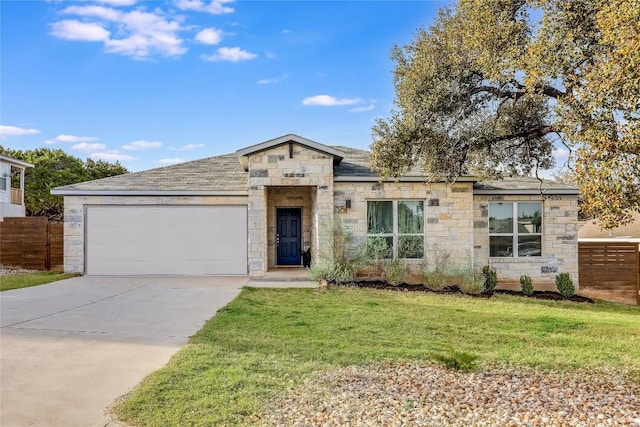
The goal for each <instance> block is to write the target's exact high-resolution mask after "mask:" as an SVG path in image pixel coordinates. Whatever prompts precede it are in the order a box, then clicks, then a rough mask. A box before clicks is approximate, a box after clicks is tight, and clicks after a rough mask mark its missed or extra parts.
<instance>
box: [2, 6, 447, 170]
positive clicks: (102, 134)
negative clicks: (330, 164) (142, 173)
mask: <svg viewBox="0 0 640 427" xmlns="http://www.w3.org/2000/svg"><path fill="white" fill-rule="evenodd" d="M446 4H447V2H437V1H408V2H403V1H333V2H330V1H317V2H316V1H241V0H240V1H235V2H234V1H211V0H176V1H143V0H137V1H136V0H95V1H94V0H87V1H44V0H42V1H21V0H15V1H6V0H3V1H1V2H0V8H1V9H0V13H1V22H0V24H1V26H0V28H1V34H0V35H1V43H2V45H1V47H2V50H1V62H0V64H1V65H0V67H1V69H0V71H1V77H0V78H1V81H0V83H1V94H0V96H1V99H0V101H1V104H0V107H1V110H0V125H2V126H3V127H2V141H0V144H2V145H4V146H6V147H10V148H16V149H32V148H36V147H53V148H61V149H63V150H65V151H66V152H68V153H70V154H73V155H75V156H77V157H80V158H82V159H85V158H87V157H91V158H94V159H104V160H108V161H115V160H119V161H120V162H121V163H122V164H123V165H125V166H126V167H127V168H129V169H130V170H132V171H137V170H144V169H149V168H154V167H158V166H162V165H166V164H171V163H176V162H181V161H187V160H193V159H198V158H203V157H208V156H213V155H218V154H223V153H229V152H234V151H236V150H237V149H240V148H243V147H246V146H249V145H253V144H257V143H260V142H263V141H265V140H268V139H272V138H275V137H278V136H281V135H284V134H287V133H295V134H298V135H301V136H303V137H306V138H309V139H312V140H315V141H318V142H321V143H324V144H328V145H347V146H352V147H358V148H363V149H366V148H368V146H369V145H370V144H371V127H372V125H373V121H374V119H375V118H376V117H387V116H388V115H389V113H390V111H391V109H392V103H393V99H394V90H393V79H392V74H391V71H392V69H393V65H394V64H393V62H392V61H391V59H390V56H389V55H390V51H391V48H392V46H393V45H394V43H398V44H405V43H407V42H409V41H410V40H411V39H412V37H413V35H414V34H415V32H416V30H417V29H418V28H420V27H422V26H428V25H429V24H430V23H431V22H432V20H433V18H434V16H435V15H436V13H437V10H438V9H439V8H440V7H443V6H445V5H446Z"/></svg>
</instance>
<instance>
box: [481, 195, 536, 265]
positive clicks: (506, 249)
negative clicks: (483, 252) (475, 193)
mask: <svg viewBox="0 0 640 427" xmlns="http://www.w3.org/2000/svg"><path fill="white" fill-rule="evenodd" d="M514 218H515V221H514ZM489 256H492V257H530V256H531V257H538V256H542V203H541V202H504V203H489Z"/></svg>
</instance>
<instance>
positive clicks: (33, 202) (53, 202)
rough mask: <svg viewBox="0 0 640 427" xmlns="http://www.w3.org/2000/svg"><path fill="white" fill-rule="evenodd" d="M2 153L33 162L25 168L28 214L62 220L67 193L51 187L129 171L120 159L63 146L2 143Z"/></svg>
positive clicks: (25, 193) (0, 151)
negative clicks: (15, 146) (90, 155)
mask: <svg viewBox="0 0 640 427" xmlns="http://www.w3.org/2000/svg"><path fill="white" fill-rule="evenodd" d="M0 154H2V155H5V156H9V157H13V158H15V159H18V160H23V161H25V162H28V163H31V164H33V166H34V167H33V168H27V169H26V171H25V182H24V188H25V190H24V191H25V192H24V200H25V210H26V214H27V216H44V217H47V218H49V219H50V220H55V221H61V220H62V219H63V216H64V207H63V197H62V196H54V195H52V194H51V189H52V188H55V187H59V186H62V185H68V184H75V183H78V182H83V181H89V180H92V179H99V178H106V177H109V176H114V175H120V174H123V173H127V172H128V171H127V169H126V168H125V167H124V166H122V165H121V164H120V163H118V162H116V163H108V162H104V161H102V160H98V161H94V160H92V159H87V160H86V162H84V163H83V162H82V160H80V159H79V158H77V157H74V156H72V155H70V154H67V153H65V152H64V151H62V150H59V149H50V148H36V149H34V150H25V151H22V150H13V149H9V148H4V147H2V146H0Z"/></svg>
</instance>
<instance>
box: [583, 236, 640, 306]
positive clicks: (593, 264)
mask: <svg viewBox="0 0 640 427" xmlns="http://www.w3.org/2000/svg"><path fill="white" fill-rule="evenodd" d="M578 262H579V266H580V267H579V268H580V293H583V294H585V295H591V296H594V297H597V298H603V299H608V300H612V301H619V302H624V303H627V304H638V305H640V295H639V294H638V288H639V286H640V284H639V283H638V282H639V280H640V278H639V276H640V265H639V264H640V255H639V253H638V243H632V242H580V243H579V244H578Z"/></svg>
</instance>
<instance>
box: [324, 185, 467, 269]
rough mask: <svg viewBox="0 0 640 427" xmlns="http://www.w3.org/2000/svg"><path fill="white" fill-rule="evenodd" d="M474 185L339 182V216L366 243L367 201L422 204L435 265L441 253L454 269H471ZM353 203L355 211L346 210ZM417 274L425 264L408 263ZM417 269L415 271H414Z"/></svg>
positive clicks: (336, 194)
mask: <svg viewBox="0 0 640 427" xmlns="http://www.w3.org/2000/svg"><path fill="white" fill-rule="evenodd" d="M472 190H473V187H472V183H470V182H469V183H467V182H459V183H455V184H453V185H451V184H446V183H430V184H425V183H423V182H397V183H395V182H384V183H379V182H336V183H335V185H334V203H335V212H336V214H337V215H338V217H339V218H340V219H341V221H342V223H343V224H344V225H345V226H346V227H348V228H350V229H352V231H353V233H354V236H356V238H357V239H359V240H360V241H361V242H362V243H363V242H364V240H365V238H366V234H367V201H369V200H400V199H406V200H422V201H424V210H425V257H426V260H427V261H429V262H431V263H433V258H434V256H435V255H436V253H437V252H438V251H443V250H446V251H447V252H449V253H450V255H451V257H450V260H451V266H452V267H461V268H465V267H469V268H470V267H471V265H472V263H473V260H472V257H473V220H472V218H471V214H470V212H471V210H472V209H473V192H472ZM346 200H351V208H350V209H348V208H346ZM408 264H409V268H410V269H411V270H416V269H417V267H418V266H419V265H420V264H421V261H417V260H416V261H414V260H408ZM412 267H413V268H412Z"/></svg>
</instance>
